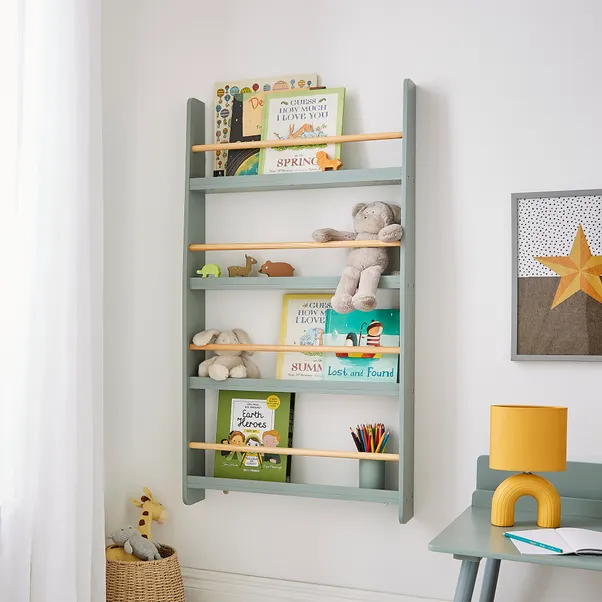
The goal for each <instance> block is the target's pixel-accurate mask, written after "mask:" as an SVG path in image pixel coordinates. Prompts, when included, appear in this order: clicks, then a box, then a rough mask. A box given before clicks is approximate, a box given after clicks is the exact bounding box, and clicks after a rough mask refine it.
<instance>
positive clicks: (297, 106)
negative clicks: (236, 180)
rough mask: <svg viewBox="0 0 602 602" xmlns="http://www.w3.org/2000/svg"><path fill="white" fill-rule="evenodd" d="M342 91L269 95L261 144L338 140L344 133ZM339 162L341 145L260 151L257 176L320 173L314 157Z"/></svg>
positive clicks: (273, 93) (310, 91) (280, 147)
mask: <svg viewBox="0 0 602 602" xmlns="http://www.w3.org/2000/svg"><path fill="white" fill-rule="evenodd" d="M344 105H345V88H324V89H321V90H291V91H288V92H272V93H271V94H268V95H266V96H265V98H264V107H263V127H262V131H261V139H262V140H290V139H306V140H309V139H311V140H312V141H315V139H316V138H325V137H327V136H338V135H340V134H341V133H342V131H343V109H344ZM319 151H324V152H326V153H327V155H328V157H329V158H331V159H333V158H336V159H340V158H341V145H340V144H313V145H307V146H306V145H301V146H276V147H272V148H262V149H261V151H260V153H259V173H262V174H270V173H295V172H301V171H320V167H319V165H318V162H317V159H316V153H317V152H319Z"/></svg>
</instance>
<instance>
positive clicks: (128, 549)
mask: <svg viewBox="0 0 602 602" xmlns="http://www.w3.org/2000/svg"><path fill="white" fill-rule="evenodd" d="M123 549H124V550H125V551H126V552H127V553H128V554H133V553H134V548H132V544H131V543H130V542H129V540H128V541H126V542H125V543H124V544H123Z"/></svg>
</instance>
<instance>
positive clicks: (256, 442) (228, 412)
mask: <svg viewBox="0 0 602 602" xmlns="http://www.w3.org/2000/svg"><path fill="white" fill-rule="evenodd" d="M293 415H294V394H293V393H278V392H276V393H263V392H261V391H220V392H219V399H218V406H217V428H216V441H217V442H218V443H227V444H230V445H243V446H245V447H246V448H247V449H248V451H244V452H241V451H216V452H215V463H214V469H213V470H214V475H215V476H216V477H225V478H230V479H254V480H257V481H280V482H286V481H288V480H289V478H290V465H291V462H290V456H286V455H282V454H279V453H278V448H282V447H291V446H292V437H293Z"/></svg>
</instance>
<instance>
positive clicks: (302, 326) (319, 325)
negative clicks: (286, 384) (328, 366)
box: [276, 293, 332, 380]
mask: <svg viewBox="0 0 602 602" xmlns="http://www.w3.org/2000/svg"><path fill="white" fill-rule="evenodd" d="M331 298H332V295H330V294H329V295H320V294H311V293H307V294H287V295H284V296H283V298H282V318H281V322H280V344H281V345H313V346H317V345H322V336H323V334H324V323H325V321H326V311H327V310H328V309H330V308H331V305H330V299H331ZM322 356H323V353H321V352H319V351H302V352H299V353H282V352H281V353H279V354H278V364H277V370H276V378H281V379H285V380H288V379H299V380H321V378H322Z"/></svg>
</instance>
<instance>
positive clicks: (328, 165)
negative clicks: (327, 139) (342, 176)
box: [316, 151, 343, 171]
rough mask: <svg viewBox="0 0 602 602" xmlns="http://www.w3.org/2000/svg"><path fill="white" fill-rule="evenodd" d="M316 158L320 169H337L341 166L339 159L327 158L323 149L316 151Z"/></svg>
mask: <svg viewBox="0 0 602 602" xmlns="http://www.w3.org/2000/svg"><path fill="white" fill-rule="evenodd" d="M316 160H317V161H318V167H319V168H320V169H321V170H322V171H330V170H333V171H337V170H339V169H340V168H341V167H342V166H343V163H342V162H341V161H340V160H339V159H329V158H328V155H327V154H326V153H325V152H324V151H318V152H317V153H316Z"/></svg>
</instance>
